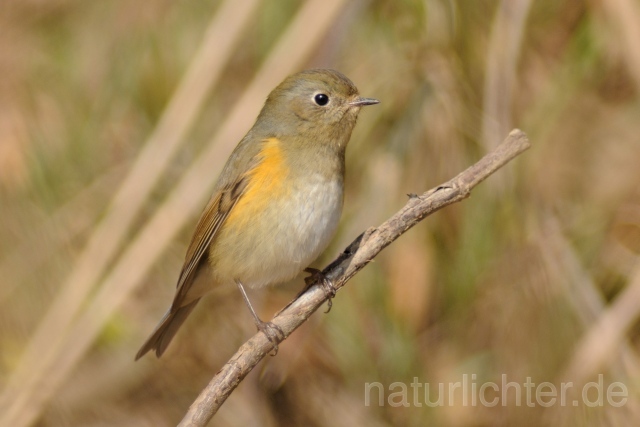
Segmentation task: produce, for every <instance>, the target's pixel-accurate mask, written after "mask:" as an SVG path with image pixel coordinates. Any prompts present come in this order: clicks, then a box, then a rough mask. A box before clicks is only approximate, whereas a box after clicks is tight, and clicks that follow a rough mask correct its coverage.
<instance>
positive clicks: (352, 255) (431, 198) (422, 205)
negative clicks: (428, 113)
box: [179, 129, 530, 427]
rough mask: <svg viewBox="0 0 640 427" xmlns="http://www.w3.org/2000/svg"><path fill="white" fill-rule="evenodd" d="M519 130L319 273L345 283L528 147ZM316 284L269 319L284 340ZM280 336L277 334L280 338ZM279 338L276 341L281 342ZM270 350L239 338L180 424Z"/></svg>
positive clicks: (209, 406) (263, 341)
mask: <svg viewBox="0 0 640 427" xmlns="http://www.w3.org/2000/svg"><path fill="white" fill-rule="evenodd" d="M529 146H530V144H529V140H528V138H527V136H526V135H525V134H524V132H522V131H520V130H518V129H515V130H513V131H511V133H509V136H507V138H506V139H505V140H504V141H503V142H502V144H500V145H499V146H498V147H496V149H495V150H493V151H492V152H490V153H489V154H487V155H486V156H484V157H483V158H482V159H481V160H480V161H479V162H478V163H476V164H475V165H473V166H471V167H469V168H468V169H467V170H465V171H464V172H462V173H461V174H459V175H458V176H456V177H455V178H453V179H452V180H450V181H448V182H446V183H444V184H442V185H440V186H438V187H436V188H434V189H432V190H429V191H427V192H426V193H424V194H422V195H420V196H417V195H411V196H410V197H411V198H410V199H409V201H408V202H407V204H406V205H405V206H404V207H403V208H402V209H400V210H399V211H398V212H397V213H396V214H395V215H393V216H392V217H391V218H389V219H388V220H387V221H385V222H384V223H382V224H381V225H380V226H378V227H375V228H369V229H368V230H366V231H365V232H364V233H362V234H361V235H360V236H359V237H358V238H357V239H356V240H354V241H353V243H351V244H350V245H349V246H348V247H347V249H345V251H344V252H343V253H342V254H341V255H340V256H339V257H338V258H337V259H336V260H335V261H333V262H332V263H331V264H330V265H329V266H328V267H327V268H325V269H324V270H323V274H324V276H325V277H326V278H327V279H329V280H331V282H332V283H333V284H334V286H335V288H336V289H339V288H341V287H342V286H344V285H345V284H346V283H347V281H348V280H349V279H351V278H352V277H353V276H354V275H355V274H356V273H357V272H358V271H360V270H361V269H362V268H364V266H365V265H367V264H368V263H369V262H370V261H371V260H372V259H373V258H374V257H375V256H376V255H378V254H379V253H380V251H382V250H383V249H384V248H385V247H387V246H388V245H389V244H391V242H393V241H394V240H396V239H397V238H398V237H400V236H401V235H402V234H403V233H404V232H406V231H407V230H408V229H410V228H411V227H413V226H414V225H416V224H417V223H418V222H420V221H421V220H422V219H424V218H425V217H426V216H428V215H431V214H432V213H434V212H435V211H437V210H440V209H441V208H443V207H445V206H448V205H450V204H452V203H455V202H459V201H461V200H463V199H465V198H467V197H469V194H471V190H472V189H473V188H474V187H475V186H476V185H478V184H479V183H481V182H482V181H484V180H485V179H486V178H487V177H488V176H489V175H491V174H492V173H494V172H495V171H497V170H498V169H500V168H501V167H502V166H504V165H505V164H507V163H508V162H509V161H511V160H512V159H513V158H515V157H516V156H518V155H519V154H520V153H522V152H523V151H525V150H527V149H528V148H529ZM327 297H328V296H327V294H326V292H325V290H324V289H323V287H322V285H321V284H320V283H316V284H314V285H313V286H311V287H310V288H309V289H308V290H307V291H306V292H305V293H303V294H302V295H301V296H300V297H298V298H297V299H296V300H295V301H293V302H292V303H291V304H290V305H288V306H287V307H285V308H284V309H283V310H282V311H280V312H279V313H278V314H276V316H275V317H274V318H273V319H272V320H271V322H273V323H274V324H276V325H277V326H279V327H280V329H281V330H282V332H283V333H284V337H283V338H282V340H284V339H286V337H288V336H289V335H290V334H291V333H292V332H293V331H295V330H296V329H297V328H298V327H299V326H300V325H301V324H302V323H304V322H305V321H306V320H307V319H308V318H309V317H310V316H311V315H312V314H313V313H314V312H315V311H316V310H317V309H318V308H319V307H321V306H322V304H323V303H324V302H325V301H326V300H327ZM279 338H280V337H279ZM282 340H280V341H282ZM272 349H273V343H271V342H270V341H269V340H268V339H267V338H266V336H265V335H264V334H262V333H257V334H255V335H254V336H253V337H252V338H251V339H249V341H247V342H246V343H244V344H243V345H242V346H241V347H240V348H239V349H238V351H237V352H236V354H234V355H233V357H232V358H231V359H229V361H228V362H227V363H226V364H225V365H224V366H223V367H222V369H221V370H220V371H219V372H218V373H217V374H216V375H215V376H214V377H213V379H212V380H211V382H209V384H208V385H207V387H206V388H205V389H204V390H203V391H202V392H201V393H200V396H198V398H197V399H196V400H195V402H194V403H193V404H192V405H191V407H190V408H189V411H188V412H187V414H186V415H185V417H184V418H183V420H182V421H181V422H180V424H179V427H199V426H205V425H206V424H207V423H208V422H209V420H211V418H212V417H213V416H214V415H215V413H216V412H217V411H218V409H219V408H220V406H222V404H223V403H224V401H225V400H226V399H227V397H229V395H230V394H231V393H232V392H233V390H234V389H235V388H236V387H237V386H238V384H240V381H242V380H243V379H244V377H246V376H247V374H248V373H249V372H251V370H252V369H253V368H254V367H255V366H256V365H257V364H258V362H260V360H262V359H263V358H264V357H265V356H266V355H267V354H269V352H270V351H271V350H272Z"/></svg>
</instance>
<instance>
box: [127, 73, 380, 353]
mask: <svg viewBox="0 0 640 427" xmlns="http://www.w3.org/2000/svg"><path fill="white" fill-rule="evenodd" d="M377 103H379V101H378V100H377V99H372V98H362V97H360V96H359V94H358V89H357V88H356V87H355V85H354V84H353V83H352V82H351V80H349V79H348V78H347V77H345V76H344V75H343V74H341V73H339V72H338V71H334V70H328V69H314V70H306V71H302V72H299V73H297V74H293V75H291V76H289V77H287V78H286V79H285V80H284V81H283V82H282V83H280V85H278V86H277V87H276V88H275V89H274V90H273V91H272V92H271V93H270V94H269V96H268V97H267V100H266V102H265V104H264V107H263V108H262V110H261V111H260V114H259V115H258V118H257V119H256V122H255V124H254V125H253V127H252V128H251V129H250V130H249V132H248V133H247V134H246V135H245V137H244V138H242V140H241V141H240V143H239V144H238V145H237V147H236V148H235V149H234V151H233V152H232V153H231V156H230V157H229V159H228V160H227V163H226V165H225V166H224V168H223V170H222V173H221V174H220V177H219V178H218V181H217V183H216V185H215V187H214V190H213V194H212V196H211V199H210V200H209V202H208V203H207V205H206V207H205V209H204V212H203V213H202V215H201V216H200V219H199V221H198V224H197V225H196V230H195V233H194V234H193V237H192V239H191V243H190V244H189V247H188V249H187V254H186V256H185V260H184V265H183V266H182V271H181V272H180V277H179V279H178V284H177V290H176V294H175V297H174V299H173V303H172V304H171V307H170V308H169V311H168V312H167V313H166V314H165V315H164V317H163V318H162V320H161V321H160V323H159V324H158V326H157V327H156V329H155V330H154V331H153V333H152V334H151V336H150V337H149V339H147V341H146V342H145V343H144V344H143V345H142V347H141V348H140V350H139V351H138V353H137V354H136V360H138V359H139V358H140V357H142V356H143V355H144V354H146V353H147V352H148V351H151V350H155V353H156V356H157V357H160V356H161V355H162V353H164V351H165V350H166V349H167V346H168V345H169V343H170V342H171V339H172V338H173V336H174V335H175V334H176V332H177V331H178V329H179V328H180V326H181V325H182V323H183V322H184V321H185V319H186V318H187V316H188V315H189V313H191V311H192V310H193V309H194V307H195V306H196V304H198V301H200V298H202V297H203V296H204V295H205V294H207V293H208V292H209V291H212V290H213V289H215V288H218V287H220V286H224V285H228V284H231V285H232V284H233V283H235V284H236V285H237V286H238V288H239V289H240V291H241V293H242V295H243V297H244V299H245V302H246V303H247V305H248V306H249V309H250V310H251V313H252V315H253V317H254V321H255V323H256V326H257V327H258V329H259V330H261V331H263V332H264V333H265V334H266V335H267V337H268V338H269V339H270V340H272V337H271V336H270V334H269V332H270V331H269V329H270V327H275V328H277V327H276V326H275V325H273V324H271V323H268V322H262V321H261V320H260V319H259V318H258V316H257V315H256V314H255V311H254V310H253V308H252V307H251V303H250V302H249V299H248V297H247V296H246V292H245V290H244V286H248V287H250V288H259V287H262V286H266V285H272V284H278V283H283V282H286V281H288V280H290V279H292V278H294V277H295V276H296V275H298V274H299V273H300V272H301V271H303V270H305V269H307V267H308V266H309V264H310V263H311V262H313V261H314V260H315V259H316V258H317V257H318V256H319V255H320V253H321V252H322V251H323V250H324V249H325V248H326V247H327V245H328V244H329V241H330V240H331V238H332V237H333V235H334V234H335V231H336V229H337V227H338V222H339V219H340V214H341V212H342V201H343V190H344V172H345V149H346V147H347V143H348V142H349V139H350V138H351V132H352V130H353V128H354V126H355V124H356V119H357V118H358V113H359V112H360V108H361V107H363V106H366V105H373V104H377ZM307 271H312V270H311V269H307ZM277 329H279V328H277ZM276 348H277V347H276Z"/></svg>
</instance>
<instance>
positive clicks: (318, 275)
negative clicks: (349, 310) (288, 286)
mask: <svg viewBox="0 0 640 427" xmlns="http://www.w3.org/2000/svg"><path fill="white" fill-rule="evenodd" d="M304 271H305V273H309V274H311V276H307V277H305V278H304V282H305V284H306V285H307V287H306V288H305V291H306V290H307V289H309V287H310V286H311V285H312V284H313V283H314V282H315V281H316V280H320V283H321V284H322V289H323V290H324V295H325V297H326V298H327V311H325V313H328V312H330V311H331V307H332V306H333V302H332V301H331V300H332V299H333V298H334V297H335V296H336V287H335V285H334V284H333V282H331V280H329V279H327V276H325V275H324V274H322V271H321V270H318V269H317V268H312V267H307V268H305V269H304Z"/></svg>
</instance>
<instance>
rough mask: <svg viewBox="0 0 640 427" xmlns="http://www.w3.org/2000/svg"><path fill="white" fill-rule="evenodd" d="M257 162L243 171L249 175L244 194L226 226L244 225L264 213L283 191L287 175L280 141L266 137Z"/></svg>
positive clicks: (287, 170) (228, 218)
mask: <svg viewBox="0 0 640 427" xmlns="http://www.w3.org/2000/svg"><path fill="white" fill-rule="evenodd" d="M258 158H261V160H260V163H258V165H257V166H256V167H255V168H253V169H252V170H251V171H249V172H248V173H247V175H248V176H249V177H250V182H249V185H248V186H247V188H246V190H245V193H244V195H242V196H241V197H240V200H238V203H237V204H236V205H235V206H234V208H233V209H232V210H231V212H230V213H229V216H228V217H227V220H226V225H227V226H231V227H240V228H242V227H244V226H246V225H247V223H248V222H250V221H251V220H252V219H254V218H255V217H256V216H257V215H260V214H261V213H262V212H264V210H265V208H266V206H267V205H268V204H269V202H270V201H273V198H274V197H277V196H278V195H279V194H282V193H283V192H284V191H286V188H285V186H284V182H285V180H286V178H287V175H288V174H289V169H288V166H287V164H286V162H285V159H284V155H283V153H282V147H281V146H280V141H279V140H278V139H277V138H269V139H267V140H266V141H265V143H264V146H263V148H262V150H260V153H259V154H258Z"/></svg>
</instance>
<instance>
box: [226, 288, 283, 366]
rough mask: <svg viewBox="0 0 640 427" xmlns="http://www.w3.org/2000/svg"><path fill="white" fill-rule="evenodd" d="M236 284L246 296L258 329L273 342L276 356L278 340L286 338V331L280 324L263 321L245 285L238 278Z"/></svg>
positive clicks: (243, 296)
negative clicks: (283, 330) (254, 307)
mask: <svg viewBox="0 0 640 427" xmlns="http://www.w3.org/2000/svg"><path fill="white" fill-rule="evenodd" d="M236 284H237V285H238V289H240V293H241V294H242V298H244V302H245V303H246V304H247V307H249V311H251V315H252V316H253V321H254V322H255V324H256V327H257V328H258V331H260V332H262V333H263V334H264V335H265V336H266V337H267V339H268V340H269V342H271V344H273V354H272V356H275V355H276V354H278V341H282V340H283V339H284V338H285V335H284V332H282V329H280V326H278V325H276V324H274V323H272V322H263V321H262V320H260V318H259V317H258V315H257V314H256V311H255V310H254V309H253V306H252V305H251V302H250V301H249V296H248V295H247V292H246V291H245V290H244V286H242V283H240V281H239V280H236Z"/></svg>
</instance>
